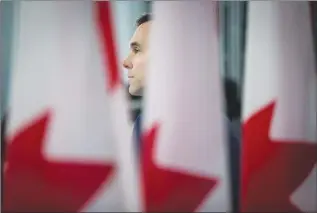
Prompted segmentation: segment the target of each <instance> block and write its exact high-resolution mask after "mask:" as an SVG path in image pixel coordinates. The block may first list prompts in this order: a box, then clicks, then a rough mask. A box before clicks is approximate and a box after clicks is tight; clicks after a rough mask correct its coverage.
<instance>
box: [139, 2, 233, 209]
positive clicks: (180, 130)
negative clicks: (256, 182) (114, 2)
mask: <svg viewBox="0 0 317 213" xmlns="http://www.w3.org/2000/svg"><path fill="white" fill-rule="evenodd" d="M153 15H154V19H155V20H154V21H153V25H152V28H151V40H150V48H151V50H150V55H151V61H150V66H149V72H148V79H147V83H148V87H147V90H146V93H145V115H144V116H145V117H144V119H145V120H144V129H143V134H144V137H143V139H144V141H143V147H142V149H143V153H142V156H141V160H142V162H141V164H142V167H141V169H142V172H143V176H142V179H143V198H144V200H143V211H147V212H153V211H154V212H172V211H175V212H180V211H182V212H194V211H219V212H221V211H222V212H226V211H229V210H230V202H231V201H230V195H229V191H230V189H229V183H228V172H227V171H228V168H227V166H228V164H227V161H226V159H227V156H226V153H227V152H226V150H227V146H226V142H225V141H226V138H225V128H224V127H225V124H224V121H225V120H224V110H222V91H221V81H220V71H219V51H218V50H219V48H218V46H219V40H218V36H217V24H216V23H217V13H216V2H212V1H210V2H209V1H175V2H161V1H157V2H154V5H153Z"/></svg>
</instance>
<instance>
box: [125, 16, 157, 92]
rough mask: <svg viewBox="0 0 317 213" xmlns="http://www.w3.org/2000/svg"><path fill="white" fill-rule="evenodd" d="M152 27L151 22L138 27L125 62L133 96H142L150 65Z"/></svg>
mask: <svg viewBox="0 0 317 213" xmlns="http://www.w3.org/2000/svg"><path fill="white" fill-rule="evenodd" d="M150 25H151V21H148V22H145V23H143V24H141V25H140V26H138V28H137V29H136V31H135V32H134V35H133V36H132V38H131V41H130V53H129V55H128V56H127V58H126V59H125V60H124V61H123V66H124V67H125V68H126V69H127V70H128V77H129V85H130V86H129V93H130V94H131V95H136V96H140V95H142V90H143V87H144V83H145V82H144V81H145V72H146V69H147V63H148V52H149V51H148V50H149V48H148V37H149V28H150Z"/></svg>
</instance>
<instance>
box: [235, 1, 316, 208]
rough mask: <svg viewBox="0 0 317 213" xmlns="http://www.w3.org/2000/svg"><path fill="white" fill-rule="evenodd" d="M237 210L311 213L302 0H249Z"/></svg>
mask: <svg viewBox="0 0 317 213" xmlns="http://www.w3.org/2000/svg"><path fill="white" fill-rule="evenodd" d="M248 16H249V23H248V32H247V38H248V42H247V52H246V54H247V55H246V59H247V61H246V73H245V87H244V102H243V103H244V105H243V121H244V124H243V140H244V141H243V164H242V167H243V171H242V173H243V175H242V194H241V198H242V203H241V207H242V209H241V211H249V212H257V211H262V212H315V211H316V210H317V209H316V206H317V205H316V204H317V196H316V192H317V189H316V174H317V170H316V158H317V138H316V137H317V136H316V132H317V127H316V109H317V106H316V103H317V100H316V98H317V94H316V93H317V85H316V78H317V77H316V72H315V69H316V67H315V57H314V51H313V40H312V29H311V22H310V14H309V5H308V2H278V1H276V2H275V1H274V2H273V1H271V2H269V1H268V2H250V5H249V15H248Z"/></svg>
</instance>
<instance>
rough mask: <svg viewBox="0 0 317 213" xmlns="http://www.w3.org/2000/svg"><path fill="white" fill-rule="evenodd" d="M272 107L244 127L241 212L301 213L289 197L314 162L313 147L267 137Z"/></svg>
mask: <svg viewBox="0 0 317 213" xmlns="http://www.w3.org/2000/svg"><path fill="white" fill-rule="evenodd" d="M274 108H275V102H273V103H270V104H268V105H267V106H266V107H264V108H263V109H262V110H260V111H259V112H258V113H256V114H254V115H253V116H252V117H251V118H250V119H249V120H248V121H247V122H246V123H245V124H244V127H243V139H244V144H243V153H242V154H243V164H242V165H243V170H242V203H241V207H242V209H241V210H242V211H243V212H245V211H247V212H257V211H262V212H300V210H299V209H298V208H297V207H296V206H295V205H293V204H292V203H291V201H290V196H291V194H292V193H293V192H294V191H295V190H296V188H298V187H299V186H300V185H301V184H302V183H303V181H304V180H305V179H306V178H307V177H308V175H309V174H310V172H311V171H312V169H313V167H314V165H315V163H316V158H317V146H316V144H312V143H308V142H305V141H289V140H284V141H283V140H272V139H271V138H270V137H269V130H270V126H271V122H272V117H273V111H274Z"/></svg>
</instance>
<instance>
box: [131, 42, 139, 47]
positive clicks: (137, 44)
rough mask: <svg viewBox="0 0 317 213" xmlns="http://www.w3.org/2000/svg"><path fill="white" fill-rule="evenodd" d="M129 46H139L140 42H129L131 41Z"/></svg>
mask: <svg viewBox="0 0 317 213" xmlns="http://www.w3.org/2000/svg"><path fill="white" fill-rule="evenodd" d="M130 47H131V48H133V47H140V44H139V43H138V42H136V41H134V42H131V43H130Z"/></svg>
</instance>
